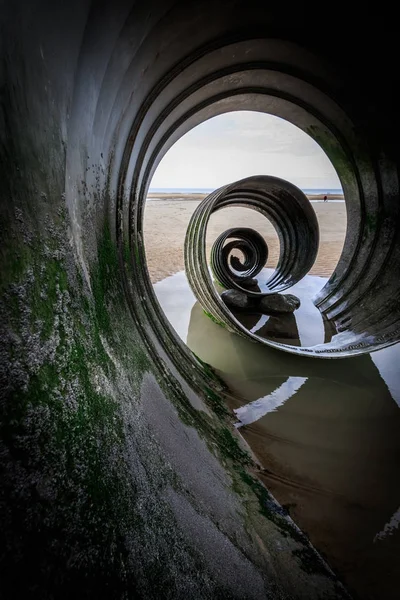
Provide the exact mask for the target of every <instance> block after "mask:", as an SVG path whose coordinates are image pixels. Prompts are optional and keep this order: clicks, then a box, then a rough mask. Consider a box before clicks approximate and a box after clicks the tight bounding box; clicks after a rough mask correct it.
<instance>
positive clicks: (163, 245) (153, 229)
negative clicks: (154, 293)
mask: <svg viewBox="0 0 400 600" xmlns="http://www.w3.org/2000/svg"><path fill="white" fill-rule="evenodd" d="M203 198H204V195H201V194H186V195H184V196H183V195H174V194H149V198H148V201H147V203H146V208H145V217H144V240H145V247H146V257H147V266H148V269H149V273H150V278H151V281H152V282H153V283H156V282H157V281H161V280H162V279H164V278H165V277H168V276H169V275H173V274H174V273H177V272H178V271H182V270H183V269H184V258H183V244H184V239H185V233H186V228H187V226H188V224H189V221H190V217H191V216H192V214H193V211H194V210H195V208H196V207H197V206H198V204H199V202H200V201H201V200H202V199H203ZM309 198H310V199H311V200H314V202H313V204H312V206H313V208H314V210H315V212H316V214H317V217H318V222H319V227H320V247H319V252H318V256H317V260H316V262H315V264H314V266H313V267H312V269H311V271H310V274H313V275H320V276H324V277H329V276H330V275H331V274H332V273H333V271H334V269H335V266H336V264H337V261H338V259H339V256H340V254H341V251H342V248H343V243H344V238H345V234H346V206H345V203H344V202H338V201H337V200H338V199H340V198H341V197H338V196H335V197H334V196H328V202H323V201H319V200H321V198H323V197H322V196H309ZM315 200H317V201H315ZM329 200H336V201H335V202H332V201H331V202H329ZM235 226H246V227H253V228H254V229H256V230H257V231H259V232H260V233H261V234H262V235H263V236H264V238H265V240H266V242H267V244H268V247H269V259H268V263H267V266H268V267H275V266H276V263H277V260H278V255H279V243H278V238H277V235H276V233H275V230H274V228H273V227H272V225H271V224H270V223H269V222H268V221H267V220H266V219H264V218H263V217H262V216H261V215H260V214H258V213H256V212H255V211H252V210H250V209H245V208H227V209H224V210H223V211H220V212H219V213H215V214H214V215H212V217H211V219H210V223H209V228H208V236H207V251H208V253H209V252H210V249H211V246H212V243H213V241H214V240H215V238H216V237H217V236H218V235H219V234H220V233H221V232H222V231H224V230H225V229H227V228H228V227H235Z"/></svg>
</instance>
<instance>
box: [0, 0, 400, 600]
mask: <svg viewBox="0 0 400 600" xmlns="http://www.w3.org/2000/svg"><path fill="white" fill-rule="evenodd" d="M321 18H322V17H321ZM335 19H336V17H335V15H334V14H332V15H330V20H329V21H325V19H323V23H322V24H321V23H318V19H317V23H315V19H313V15H312V14H307V9H306V8H304V6H301V7H299V8H298V9H296V10H295V11H294V12H293V13H290V12H289V11H288V9H287V6H284V7H282V9H272V8H271V10H270V8H269V7H266V5H265V3H264V2H254V3H253V2H250V3H249V2H241V1H238V2H235V3H232V2H228V0H226V1H225V0H219V1H218V2H211V1H210V2H209V1H208V0H204V1H200V2H198V1H194V0H193V1H191V0H185V2H183V1H182V2H177V1H173V0H163V1H162V2H161V1H158V0H149V1H148V2H142V1H140V2H133V1H131V0H115V1H114V2H102V1H100V0H99V1H93V2H90V1H89V0H79V1H78V0H76V1H75V0H72V2H69V3H65V2H62V1H61V0H56V1H54V0H37V2H28V1H26V2H25V1H24V0H15V1H14V2H12V3H8V4H7V5H4V4H3V6H2V11H1V17H0V27H1V31H0V33H1V35H0V43H1V46H2V64H1V70H0V81H1V85H0V89H1V108H0V169H1V174H0V198H1V207H0V210H1V215H0V222H1V244H0V252H1V263H2V264H1V292H2V303H1V322H2V332H1V335H2V338H1V339H2V345H1V363H0V364H1V391H0V393H1V404H0V408H1V418H0V421H1V450H0V452H1V454H0V456H1V469H2V471H1V481H2V495H1V524H0V527H1V531H2V534H3V541H2V548H1V556H0V564H1V581H2V594H3V596H6V591H5V590H9V592H8V597H25V598H41V599H46V598H71V596H75V597H79V598H93V597H108V598H133V597H142V598H159V597H165V598H181V597H193V598H197V597H198V598H218V597H223V598H243V597H244V596H243V585H242V586H239V584H238V582H237V578H236V577H234V576H232V577H231V573H232V565H235V567H237V569H239V572H240V573H241V574H242V575H243V577H244V578H247V579H246V581H248V580H249V578H250V577H251V578H252V582H251V585H249V587H248V588H247V592H246V594H247V595H246V596H245V597H262V596H264V597H275V598H307V599H310V598H318V597H323V598H334V597H343V596H344V592H343V591H342V589H341V588H340V586H339V585H338V584H337V582H336V580H335V578H334V576H332V574H331V573H330V572H329V570H328V569H327V567H326V566H324V564H323V563H322V562H321V561H320V560H319V559H318V556H317V555H316V554H315V553H314V552H313V550H312V549H311V548H310V546H309V545H308V544H307V542H306V540H305V539H304V538H303V536H302V535H301V534H300V533H299V532H298V530H297V529H296V528H295V527H294V526H293V525H292V524H291V523H290V522H289V521H287V519H285V517H284V516H282V515H281V514H280V511H279V507H277V506H276V505H275V504H274V503H273V501H272V499H271V498H270V496H269V495H268V493H267V491H266V490H265V488H264V487H262V486H261V484H259V483H258V481H257V480H256V479H254V478H253V477H252V476H251V475H250V474H249V472H250V471H253V472H256V470H257V468H256V466H254V465H252V464H251V461H250V459H249V458H248V456H247V454H246V453H245V452H244V450H243V448H241V446H240V445H239V442H238V438H237V437H236V435H234V433H232V431H233V429H232V423H231V418H230V415H229V414H227V412H226V409H225V405H224V402H223V394H224V390H223V388H222V385H221V382H219V381H218V380H217V379H216V378H215V376H214V375H213V373H212V371H211V370H210V369H209V368H208V367H207V365H204V364H202V363H201V362H200V361H197V360H196V359H195V358H194V357H193V356H192V355H190V354H189V353H188V351H187V350H186V349H185V347H184V346H183V345H182V344H181V343H180V342H178V341H177V340H176V338H175V336H174V335H173V333H172V332H171V331H170V329H169V327H168V326H167V325H166V324H165V322H164V318H163V315H162V313H161V312H160V309H159V307H158V305H157V304H155V303H153V301H152V298H153V292H152V288H151V284H150V282H149V280H148V277H147V272H146V266H145V257H144V250H143V244H142V233H141V226H142V212H143V200H144V198H145V196H146V191H147V186H148V183H149V177H150V176H151V174H152V172H153V171H154V169H155V168H156V166H157V164H158V162H159V160H160V159H161V157H162V154H163V153H164V152H165V151H166V150H167V149H168V147H170V145H171V144H172V143H173V142H174V140H176V139H177V137H179V136H180V135H181V134H182V133H183V132H184V131H186V130H187V129H189V128H190V127H191V126H193V125H194V124H196V123H198V122H200V121H201V120H203V119H204V118H207V117H208V116H211V115H213V114H217V113H220V112H225V111H228V110H231V109H232V108H254V109H257V110H269V111H270V112H273V113H274V114H280V115H281V116H283V117H286V118H289V119H290V120H292V121H293V122H295V123H296V124H297V125H299V126H301V127H303V128H304V129H306V130H308V131H309V132H310V133H311V134H312V135H314V137H315V138H316V139H317V141H320V142H321V145H322V146H323V147H324V148H325V149H326V150H327V152H328V154H329V155H330V157H331V158H332V160H333V163H334V164H335V166H336V167H337V169H338V171H339V174H340V176H341V177H342V181H343V185H344V187H345V192H346V195H347V197H348V200H349V204H348V211H349V219H348V220H349V222H350V223H352V224H354V227H352V228H350V229H349V231H348V235H347V241H346V249H345V252H344V254H343V257H342V260H341V262H340V264H339V265H338V269H337V270H336V274H335V277H334V278H332V280H331V283H330V284H329V286H328V288H327V289H326V290H325V291H324V294H323V297H321V300H320V302H321V307H322V308H323V310H324V311H326V312H327V313H329V314H331V315H333V316H335V317H337V319H338V320H345V319H346V318H348V315H349V310H350V309H351V306H352V305H353V304H354V303H355V302H357V299H358V298H359V292H360V290H361V292H362V293H363V294H364V296H363V298H364V300H363V303H362V306H361V310H359V312H358V313H357V314H358V315H359V319H360V321H357V320H355V321H354V322H353V326H354V328H357V327H361V326H362V320H363V319H364V316H365V315H366V316H368V317H369V315H370V313H371V310H372V300H374V301H375V299H376V298H377V296H378V295H379V294H378V292H379V291H380V290H382V291H384V292H385V294H386V295H385V299H386V300H385V302H383V303H381V305H380V306H381V310H380V311H379V310H375V317H376V327H377V328H378V330H380V328H381V322H382V321H381V316H382V314H384V315H387V314H388V312H387V310H388V307H389V308H390V310H391V312H390V314H391V317H390V318H391V321H390V322H389V320H387V316H384V320H385V327H386V328H387V331H392V330H393V328H392V325H393V324H394V323H397V321H398V298H399V296H398V288H397V287H396V286H395V285H394V284H393V273H394V272H396V269H397V267H398V259H399V248H398V244H397V243H396V241H397V238H396V236H397V235H398V233H397V229H396V227H397V224H396V223H397V221H396V219H397V216H398V210H399V204H398V197H397V171H396V168H395V166H394V163H395V161H396V160H397V158H398V152H397V147H398V144H397V141H398V138H397V133H398V128H397V126H398V112H397V105H396V103H395V102H392V101H391V97H390V86H391V85H393V89H395V85H396V77H398V70H397V68H393V63H392V62H391V61H392V59H391V57H392V56H393V57H395V56H396V53H395V52H394V49H395V48H396V46H395V43H396V42H395V40H394V38H392V37H391V36H386V37H385V38H384V40H383V43H380V44H379V45H376V47H375V46H374V45H373V43H371V39H372V40H376V39H377V35H376V31H377V29H378V30H379V16H377V15H376V14H375V13H374V14H373V18H372V17H371V23H370V24H368V23H366V24H365V23H364V24H363V27H362V28H360V27H358V26H357V27H354V24H352V23H350V22H349V21H347V20H342V19H343V18H342V15H341V14H339V15H338V16H337V19H338V22H336V21H335ZM316 25H317V26H316ZM321 28H322V30H323V37H324V40H327V39H328V40H329V39H330V38H331V39H336V37H337V32H338V31H340V44H337V43H333V44H329V43H326V41H324V42H322V41H321V35H317V36H315V32H316V31H321ZM384 29H385V31H386V28H384ZM370 34H372V36H371V35H370ZM391 44H392V45H393V46H392V47H391ZM327 62H328V63H331V64H332V68H331V69H330V68H328V67H326V64H327ZM332 74H333V75H332ZM371 74H373V81H374V87H371V86H370V82H371ZM389 74H390V78H388V77H387V75H389ZM383 84H384V87H385V94H384V95H381V89H382V88H383ZM366 89H368V94H366V93H365V90H366ZM338 140H340V142H341V143H340V144H339V143H338ZM342 142H343V143H342ZM343 148H344V149H343ZM361 208H362V209H363V210H361ZM364 209H365V210H364ZM370 256H372V257H373V258H374V261H373V268H371V269H368V268H366V265H367V264H368V260H367V259H368V257H370ZM349 269H350V270H349ZM350 271H351V273H353V274H354V277H353V276H351V277H350V275H349V273H350ZM378 275H379V278H378ZM339 280H340V281H341V285H340V286H337V281H339ZM359 308H360V307H359ZM365 318H366V317H365ZM382 318H383V317H382ZM383 333H384V331H382V334H383ZM158 411H159V412H158ZM159 414H163V415H164V419H165V429H166V430H167V431H168V436H170V438H168V439H167V436H166V434H165V432H164V431H163V429H164V428H163V423H162V422H160V421H159V420H158V415H159ZM184 433H185V434H187V436H188V437H185V435H184ZM187 439H191V440H192V442H193V444H194V445H195V446H194V447H196V448H197V449H198V450H199V451H198V452H197V453H192V454H191V456H192V460H190V461H186V463H185V461H184V458H185V456H184V455H185V453H189V448H188V446H187V443H186V440H187ZM239 441H240V440H239ZM187 456H189V454H187ZM189 465H190V467H189ZM196 465H197V471H198V472H199V473H203V474H204V471H203V469H207V474H208V475H209V477H210V481H212V482H213V485H214V487H213V489H212V490H211V491H210V490H209V489H207V486H206V485H205V482H204V480H202V479H201V477H200V478H199V480H197V478H196V476H195V474H196V469H195V466H196ZM198 538H199V539H198ZM197 542H198V543H197ZM224 548H226V552H227V556H229V557H230V561H231V566H230V568H227V569H226V570H223V564H222V561H221V556H220V555H221V552H222V551H223V549H224ZM212 552H214V553H215V561H214V560H213V555H212ZM217 554H218V556H217ZM255 573H256V574H255ZM238 586H239V587H238ZM6 597H7V596H6Z"/></svg>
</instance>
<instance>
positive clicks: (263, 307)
mask: <svg viewBox="0 0 400 600" xmlns="http://www.w3.org/2000/svg"><path fill="white" fill-rule="evenodd" d="M299 306H300V300H299V299H298V298H297V296H293V294H269V295H268V296H264V297H263V298H261V300H260V302H259V305H258V310H259V311H260V312H262V313H265V314H266V315H279V314H288V313H292V312H294V311H295V310H296V309H297V308H299Z"/></svg>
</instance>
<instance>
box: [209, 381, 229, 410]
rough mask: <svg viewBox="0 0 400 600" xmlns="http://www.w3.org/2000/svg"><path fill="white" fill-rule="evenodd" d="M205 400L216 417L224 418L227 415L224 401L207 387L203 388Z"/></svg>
mask: <svg viewBox="0 0 400 600" xmlns="http://www.w3.org/2000/svg"><path fill="white" fill-rule="evenodd" d="M205 393H206V399H207V404H208V406H209V407H210V408H211V409H212V410H213V411H214V412H215V414H216V415H217V416H218V417H224V416H227V415H228V414H229V411H228V409H227V408H226V405H225V401H224V399H223V398H221V396H218V394H216V393H215V392H214V391H213V390H212V389H210V388H209V387H206V388H205Z"/></svg>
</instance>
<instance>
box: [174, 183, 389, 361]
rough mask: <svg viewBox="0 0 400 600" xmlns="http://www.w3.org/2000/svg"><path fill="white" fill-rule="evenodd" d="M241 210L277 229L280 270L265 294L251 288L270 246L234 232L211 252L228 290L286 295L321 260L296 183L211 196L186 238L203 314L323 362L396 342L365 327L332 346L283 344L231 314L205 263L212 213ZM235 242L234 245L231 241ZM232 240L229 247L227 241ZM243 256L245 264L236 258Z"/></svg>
mask: <svg viewBox="0 0 400 600" xmlns="http://www.w3.org/2000/svg"><path fill="white" fill-rule="evenodd" d="M228 206H229V207H232V206H242V207H247V208H251V209H254V210H256V211H258V212H259V213H260V214H261V215H262V216H264V217H266V218H268V219H269V220H270V222H271V223H272V225H273V226H274V228H275V230H276V232H277V234H278V238H279V242H280V254H279V261H278V265H277V268H276V270H275V271H274V273H273V274H272V275H271V276H270V278H269V279H268V281H267V282H266V284H265V285H264V286H263V289H262V290H255V289H249V288H248V286H246V285H245V284H244V283H243V282H245V281H246V280H248V279H249V278H251V277H254V276H255V275H257V274H258V273H260V271H261V270H262V268H263V267H264V266H265V265H266V262H267V258H268V247H267V245H266V242H265V240H264V239H263V238H262V236H261V235H260V234H259V233H258V232H257V231H255V230H253V229H249V228H231V229H228V230H226V231H225V232H223V233H221V234H220V235H219V236H218V238H217V239H216V240H215V242H214V244H213V247H212V250H211V260H210V263H211V264H210V266H211V270H212V272H213V274H214V276H215V278H216V281H217V282H219V283H220V284H221V285H222V286H223V287H225V288H227V289H235V290H239V291H240V292H243V293H245V294H246V296H249V297H255V298H259V297H263V296H267V295H269V294H275V293H277V292H282V291H284V290H286V289H288V288H290V287H291V286H293V285H294V284H296V283H297V282H299V281H300V280H301V279H302V278H303V277H304V276H305V275H306V274H307V273H308V271H309V270H310V268H311V267H312V265H313V264H314V261H315V259H316V256H317V252H318V243H319V229H318V221H317V218H316V215H315V212H314V210H313V208H312V206H311V204H310V202H309V200H308V198H307V197H306V196H305V195H304V194H303V192H302V191H301V190H299V189H298V188H297V187H296V186H294V185H293V184H291V183H289V182H287V181H285V180H283V179H279V178H277V177H271V176H256V177H248V178H246V179H242V180H241V181H237V182H235V183H232V184H230V185H227V186H224V187H221V188H219V189H218V190H216V191H215V192H213V193H212V194H210V195H208V196H207V197H206V198H205V199H204V200H203V201H202V202H201V203H200V204H199V206H198V207H197V209H196V210H195V211H194V213H193V215H192V218H191V220H190V223H189V226H188V229H187V232H186V239H185V266H186V273H187V277H188V281H189V284H190V286H191V288H192V290H193V292H194V294H195V296H196V297H197V299H198V301H199V302H200V304H201V305H202V307H203V308H204V310H205V311H206V312H207V313H208V314H210V315H211V316H212V317H213V319H214V320H216V321H217V322H219V323H222V324H223V325H224V326H225V327H227V328H228V329H229V330H230V331H232V332H234V333H237V334H239V335H242V336H245V337H249V338H250V339H252V340H254V341H257V342H260V343H262V344H266V345H268V346H273V347H276V348H280V349H282V350H285V351H287V352H293V353H296V354H304V355H307V356H315V357H319V358H340V357H348V356H351V355H353V354H360V353H365V352H371V351H373V350H375V349H377V348H381V347H382V345H385V344H386V345H388V344H390V343H393V341H396V339H397V337H398V332H397V334H396V331H392V332H391V335H389V336H387V338H386V339H385V338H384V336H380V337H375V336H373V335H369V333H368V324H366V326H365V327H366V329H365V330H363V331H359V332H357V333H355V332H352V331H346V332H343V333H339V334H337V335H336V336H334V338H333V339H332V341H331V342H330V343H326V344H319V345H317V346H313V347H300V348H299V347H298V346H293V345H290V344H282V343H280V342H277V341H275V340H272V339H267V338H265V337H261V336H260V335H257V333H254V332H251V331H249V330H248V329H247V328H246V327H245V326H244V325H243V324H242V323H241V322H240V321H239V320H238V319H237V318H236V317H235V315H234V314H233V313H232V312H231V311H230V310H229V308H228V307H227V306H226V303H225V302H224V301H223V299H222V298H221V297H220V295H219V294H218V292H217V290H216V288H215V286H214V283H213V281H212V279H211V275H210V272H209V268H208V264H207V259H206V232H207V225H208V221H209V218H210V216H211V214H212V213H213V212H215V211H218V210H221V209H223V208H226V207H228ZM228 240H230V241H228ZM226 242H227V243H226ZM233 250H239V251H240V252H241V253H242V254H243V261H242V262H241V261H239V259H238V258H237V257H235V256H233V255H232V251H233Z"/></svg>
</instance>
